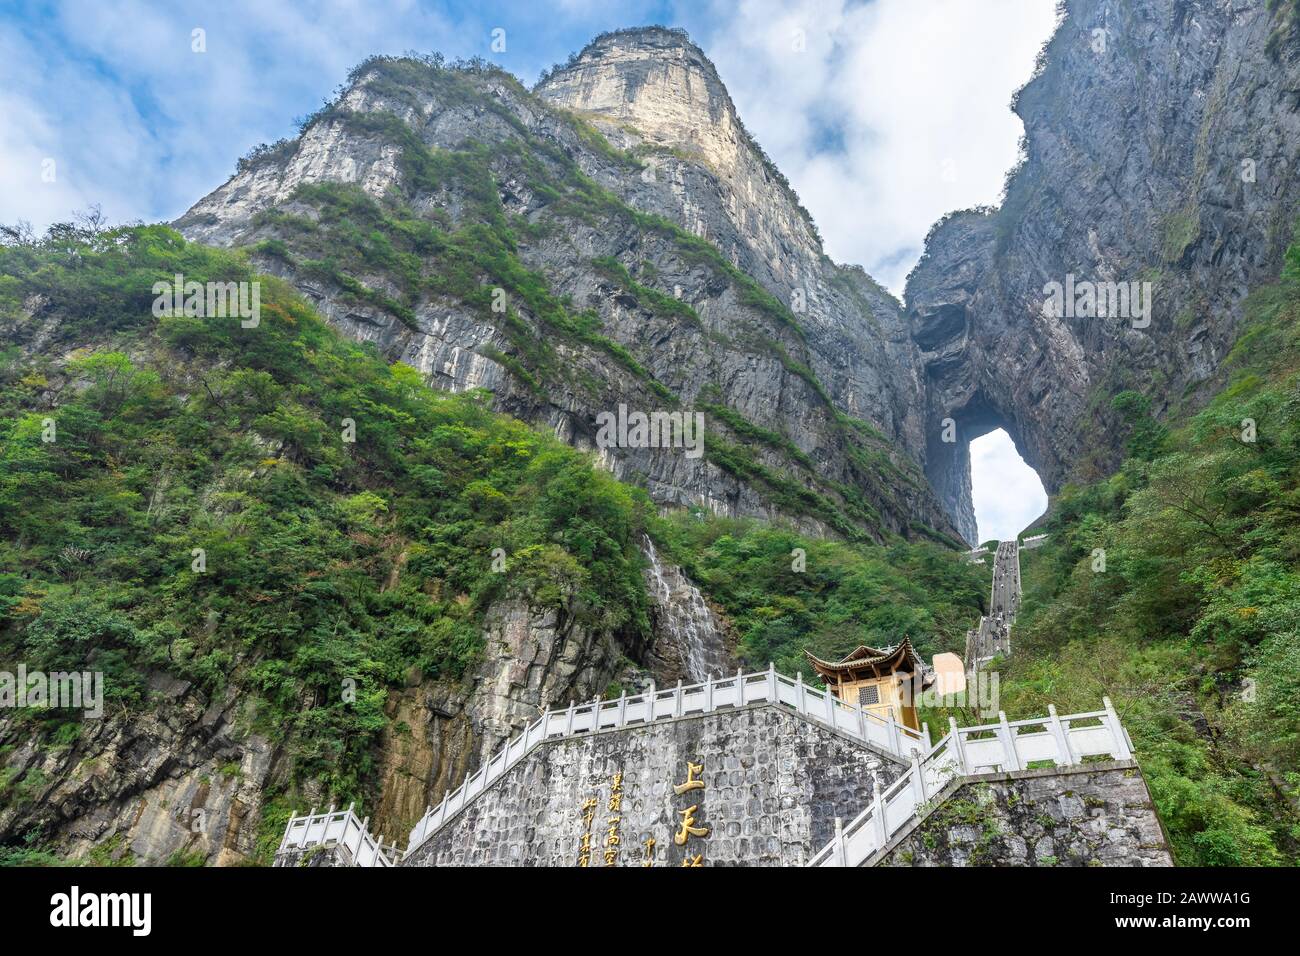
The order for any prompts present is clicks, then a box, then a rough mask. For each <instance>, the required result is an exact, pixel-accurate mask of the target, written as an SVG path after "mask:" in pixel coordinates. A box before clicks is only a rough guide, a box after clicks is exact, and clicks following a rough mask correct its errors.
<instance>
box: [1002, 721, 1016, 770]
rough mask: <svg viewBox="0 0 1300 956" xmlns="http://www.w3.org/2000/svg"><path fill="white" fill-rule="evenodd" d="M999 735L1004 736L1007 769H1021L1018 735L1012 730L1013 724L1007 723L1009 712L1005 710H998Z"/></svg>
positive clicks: (1003, 743) (1003, 746)
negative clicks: (1017, 750) (1017, 743)
mask: <svg viewBox="0 0 1300 956" xmlns="http://www.w3.org/2000/svg"><path fill="white" fill-rule="evenodd" d="M998 736H999V737H1001V738H1002V752H1003V754H1004V755H1005V756H1006V769H1007V770H1013V771H1014V770H1019V769H1020V754H1018V753H1016V735H1015V734H1013V733H1012V732H1011V725H1010V724H1008V723H1007V713H1006V711H1004V710H999V711H998Z"/></svg>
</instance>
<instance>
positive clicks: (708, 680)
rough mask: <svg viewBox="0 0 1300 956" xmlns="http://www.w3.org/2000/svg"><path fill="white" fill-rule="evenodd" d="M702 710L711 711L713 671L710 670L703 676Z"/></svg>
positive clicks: (708, 712)
mask: <svg viewBox="0 0 1300 956" xmlns="http://www.w3.org/2000/svg"><path fill="white" fill-rule="evenodd" d="M704 712H705V713H706V714H711V713H713V673H712V672H711V671H710V672H709V673H708V674H706V675H705V677H704Z"/></svg>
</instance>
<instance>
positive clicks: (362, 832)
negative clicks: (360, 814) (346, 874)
mask: <svg viewBox="0 0 1300 956" xmlns="http://www.w3.org/2000/svg"><path fill="white" fill-rule="evenodd" d="M369 819H370V818H369V817H366V820H367V821H369ZM365 842H366V828H365V825H364V824H363V825H362V826H361V828H360V829H358V830H357V845H356V846H355V847H352V848H351V849H352V865H353V866H356V865H357V860H358V859H359V858H360V857H361V846H362V844H364V843H365Z"/></svg>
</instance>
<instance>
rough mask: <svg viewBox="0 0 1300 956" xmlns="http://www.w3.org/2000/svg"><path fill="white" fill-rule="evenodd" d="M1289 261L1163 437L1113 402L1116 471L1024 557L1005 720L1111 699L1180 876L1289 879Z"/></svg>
mask: <svg viewBox="0 0 1300 956" xmlns="http://www.w3.org/2000/svg"><path fill="white" fill-rule="evenodd" d="M1298 343H1300V246H1293V247H1292V248H1291V249H1290V251H1289V253H1288V256H1287V266H1286V270H1285V272H1284V274H1283V276H1282V278H1281V281H1280V282H1279V283H1278V284H1276V285H1272V286H1268V287H1266V288H1263V289H1260V290H1258V291H1257V292H1256V293H1255V294H1254V295H1252V296H1251V297H1250V299H1249V300H1248V301H1247V306H1246V321H1245V325H1244V328H1243V332H1242V334H1241V337H1240V339H1239V341H1238V342H1237V345H1236V347H1235V348H1234V350H1233V352H1232V353H1231V355H1230V357H1229V359H1228V362H1227V364H1226V370H1227V375H1228V377H1227V381H1226V386H1225V387H1224V388H1223V390H1222V392H1221V393H1220V394H1219V395H1218V397H1217V398H1216V399H1215V400H1214V401H1213V402H1211V403H1210V404H1209V406H1208V407H1206V408H1205V409H1204V410H1203V411H1201V412H1200V413H1199V414H1197V415H1195V416H1193V417H1191V418H1190V419H1189V420H1187V421H1185V422H1182V423H1179V424H1178V425H1177V427H1175V428H1173V429H1172V430H1168V429H1166V428H1164V427H1163V426H1161V425H1159V424H1157V423H1155V422H1153V421H1152V420H1151V419H1150V417H1149V415H1148V414H1147V410H1146V406H1145V404H1144V403H1143V402H1142V400H1141V399H1140V398H1139V397H1138V396H1136V395H1134V394H1132V393H1125V394H1121V395H1120V396H1117V397H1116V399H1115V401H1114V407H1115V408H1116V410H1117V411H1119V412H1120V414H1121V416H1122V417H1123V418H1124V419H1125V420H1126V421H1127V423H1128V425H1127V427H1128V428H1129V437H1128V450H1129V458H1128V460H1127V461H1126V462H1125V463H1124V465H1123V467H1122V468H1121V469H1120V470H1119V471H1118V472H1117V473H1116V474H1115V475H1113V476H1112V477H1110V478H1109V479H1108V480H1105V481H1101V482H1098V483H1095V484H1092V485H1089V486H1086V487H1069V488H1066V489H1065V490H1064V491H1063V492H1062V494H1061V495H1060V496H1059V497H1058V498H1057V500H1056V501H1055V502H1054V504H1053V508H1052V512H1051V518H1050V520H1049V521H1048V522H1047V524H1046V526H1045V528H1044V530H1047V531H1049V532H1050V533H1051V537H1050V538H1049V540H1048V544H1047V545H1046V546H1045V547H1043V548H1042V549H1041V550H1037V551H1030V552H1026V553H1025V555H1024V557H1023V558H1022V570H1023V575H1024V581H1025V600H1024V607H1025V613H1024V614H1022V616H1021V617H1020V619H1019V620H1018V621H1017V624H1016V635H1015V642H1014V644H1015V654H1014V655H1013V657H1012V658H1011V659H1010V660H1009V661H1005V662H1003V663H1002V664H1001V666H1000V667H999V670H1000V672H1001V675H1002V687H1001V689H1002V703H1003V707H1004V708H1005V709H1006V710H1007V712H1008V714H1009V715H1011V716H1012V717H1032V716H1038V715H1040V714H1042V713H1044V712H1045V710H1046V707H1047V705H1048V704H1049V703H1054V704H1056V706H1057V708H1058V709H1059V710H1060V711H1061V712H1062V713H1065V712H1066V711H1069V710H1090V709H1092V708H1094V707H1096V706H1097V704H1098V702H1099V701H1100V699H1101V696H1102V695H1103V694H1109V695H1110V696H1111V697H1112V699H1113V700H1114V702H1115V704H1116V707H1117V708H1118V709H1119V711H1120V714H1121V716H1122V717H1123V719H1124V722H1125V725H1126V726H1127V727H1128V728H1129V732H1130V734H1131V735H1132V737H1133V741H1134V744H1135V746H1136V748H1137V752H1138V755H1139V759H1140V761H1141V764H1142V768H1143V771H1144V773H1145V775H1146V777H1147V780H1148V782H1149V784H1150V787H1151V792H1152V795H1153V796H1154V798H1155V801H1156V805H1157V808H1158V809H1159V811H1160V815H1161V818H1162V820H1163V821H1164V824H1165V827H1166V828H1167V829H1168V831H1169V834H1170V837H1171V839H1172V841H1173V845H1174V851H1175V854H1176V856H1177V859H1178V862H1179V863H1181V864H1184V865H1198V864H1199V865H1224V864H1227V865H1241V864H1244V865H1257V864H1279V863H1285V864H1291V865H1294V864H1296V863H1297V862H1300V814H1298V813H1297V807H1298V806H1300V344H1298Z"/></svg>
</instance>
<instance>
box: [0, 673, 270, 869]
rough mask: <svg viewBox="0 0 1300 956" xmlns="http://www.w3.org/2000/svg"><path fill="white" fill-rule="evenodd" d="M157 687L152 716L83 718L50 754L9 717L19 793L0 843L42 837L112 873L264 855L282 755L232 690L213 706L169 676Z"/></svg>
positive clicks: (0, 744) (12, 795)
mask: <svg viewBox="0 0 1300 956" xmlns="http://www.w3.org/2000/svg"><path fill="white" fill-rule="evenodd" d="M149 687H150V692H151V697H152V700H153V705H154V706H153V707H152V708H151V709H149V710H146V711H143V712H140V713H131V712H128V711H125V710H123V711H120V712H118V713H111V712H110V713H108V714H106V715H105V717H104V719H102V720H88V721H83V722H82V723H80V724H79V725H78V726H79V727H80V728H82V732H81V734H80V735H79V736H78V737H77V738H76V739H75V740H74V741H72V742H71V743H69V744H67V745H66V746H56V747H49V746H40V745H38V744H37V739H38V738H37V736H36V735H32V734H30V733H28V732H27V730H26V729H25V728H24V727H23V726H22V723H21V721H22V717H7V718H0V754H4V755H5V758H4V762H3V767H2V768H0V776H3V778H4V779H6V780H7V781H9V782H10V783H11V784H12V788H11V789H10V788H7V789H8V792H6V793H5V798H6V799H5V800H4V803H3V807H0V838H12V837H14V836H16V835H22V834H28V833H30V834H34V835H40V836H41V837H42V838H43V841H45V842H48V843H52V844H56V845H58V846H59V847H60V848H61V849H62V850H63V852H65V853H66V854H67V855H68V856H71V857H86V856H88V855H90V854H91V853H92V851H93V852H94V853H95V854H96V856H95V859H96V860H97V862H100V863H104V864H106V863H109V862H131V861H142V862H149V863H163V862H167V861H172V862H192V861H206V862H210V863H214V864H218V865H231V864H236V863H240V862H243V861H245V860H248V859H251V858H253V857H254V856H255V855H256V853H257V845H256V844H257V837H258V825H259V823H260V821H261V813H262V809H263V798H264V793H265V790H266V788H267V785H268V784H269V783H270V782H271V781H272V779H273V778H274V777H275V775H276V773H277V772H278V771H279V770H282V769H283V768H282V766H281V762H280V761H279V759H278V756H279V755H278V751H277V749H276V748H275V747H274V746H273V745H272V744H271V743H270V742H269V741H268V740H267V739H266V738H265V737H263V736H261V735H258V734H255V733H252V732H250V731H249V730H247V729H246V728H247V724H248V718H249V716H250V715H249V714H248V713H244V712H243V711H242V710H241V706H240V704H239V695H238V694H237V693H236V692H235V691H234V689H233V688H232V689H230V690H229V691H228V692H227V693H226V694H224V695H223V696H222V697H221V698H220V699H216V700H209V699H207V698H206V697H205V696H204V695H202V694H200V693H198V692H197V691H195V690H194V689H192V688H191V686H190V685H189V684H188V683H187V682H185V681H179V680H176V679H174V678H171V677H168V676H166V675H164V674H161V673H158V674H154V675H153V676H152V677H151V679H150V682H149ZM22 716H26V715H22Z"/></svg>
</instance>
